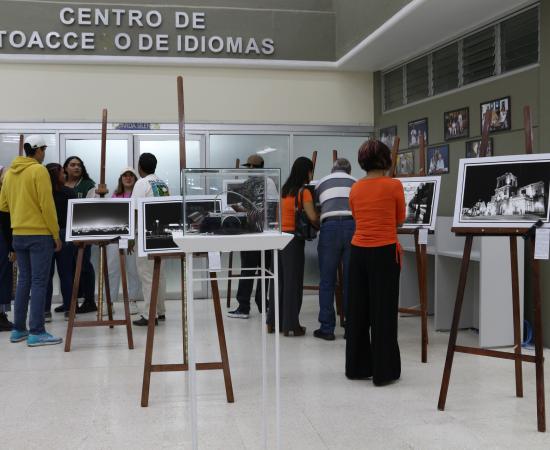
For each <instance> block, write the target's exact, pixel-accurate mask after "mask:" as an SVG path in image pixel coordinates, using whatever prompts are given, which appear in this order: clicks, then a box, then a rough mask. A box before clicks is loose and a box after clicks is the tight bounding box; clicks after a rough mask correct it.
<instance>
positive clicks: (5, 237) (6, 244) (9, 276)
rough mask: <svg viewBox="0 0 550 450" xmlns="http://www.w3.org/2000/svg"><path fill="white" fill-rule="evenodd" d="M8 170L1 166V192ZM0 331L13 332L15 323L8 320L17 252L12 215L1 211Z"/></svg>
mask: <svg viewBox="0 0 550 450" xmlns="http://www.w3.org/2000/svg"><path fill="white" fill-rule="evenodd" d="M6 171H7V168H6V167H4V166H0V191H1V190H2V182H3V181H4V175H5V174H6ZM0 223H1V225H2V226H1V227H0V331H11V330H12V328H13V323H11V322H10V321H9V320H8V314H7V313H8V311H10V310H11V302H12V300H13V298H12V297H13V284H12V283H13V262H14V260H15V252H14V250H13V247H12V235H11V225H10V215H9V213H7V212H3V211H0Z"/></svg>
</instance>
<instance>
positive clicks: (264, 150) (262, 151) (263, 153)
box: [256, 147, 277, 155]
mask: <svg viewBox="0 0 550 450" xmlns="http://www.w3.org/2000/svg"><path fill="white" fill-rule="evenodd" d="M276 151H277V149H276V148H273V147H266V148H264V149H263V150H258V151H257V152H256V154H257V155H266V154H267V153H272V152H276Z"/></svg>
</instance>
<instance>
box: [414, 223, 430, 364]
mask: <svg viewBox="0 0 550 450" xmlns="http://www.w3.org/2000/svg"><path fill="white" fill-rule="evenodd" d="M418 234H419V232H418V230H417V231H416V232H415V233H414V248H415V256H416V273H417V277H418V298H419V300H420V335H421V346H422V349H421V361H422V362H423V363H426V362H428V301H427V292H426V266H427V262H426V245H425V244H419V243H418Z"/></svg>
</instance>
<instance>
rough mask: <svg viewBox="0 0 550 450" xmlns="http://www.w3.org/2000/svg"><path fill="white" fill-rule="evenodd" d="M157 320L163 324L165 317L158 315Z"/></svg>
mask: <svg viewBox="0 0 550 450" xmlns="http://www.w3.org/2000/svg"><path fill="white" fill-rule="evenodd" d="M158 320H160V321H161V322H164V321H165V320H166V315H164V314H159V315H158Z"/></svg>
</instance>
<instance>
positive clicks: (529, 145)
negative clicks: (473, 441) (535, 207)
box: [437, 106, 546, 432]
mask: <svg viewBox="0 0 550 450" xmlns="http://www.w3.org/2000/svg"><path fill="white" fill-rule="evenodd" d="M523 113H524V128H525V152H526V153H528V154H529V153H532V152H533V135H532V128H531V112H530V108H529V107H528V106H526V107H525V108H524V110H523ZM489 124H490V112H489V111H488V112H487V113H486V115H485V117H484V124H483V137H482V143H481V148H480V156H482V157H483V156H485V155H486V154H487V143H488V134H489ZM534 229H535V226H533V227H531V228H519V229H509V228H452V230H451V231H453V232H454V233H455V234H456V235H457V236H464V237H465V238H466V240H465V242H464V253H463V257H462V264H461V268H460V278H459V281H458V288H457V293H456V301H455V309H454V313H453V322H452V326H451V333H450V336H449V345H448V347H447V357H446V359H445V369H444V371H443V379H442V381H441V390H440V393H439V402H438V405H437V407H438V409H439V410H440V411H443V410H444V409H445V403H446V400H447V391H448V389H449V381H450V377H451V369H452V366H453V358H454V354H455V352H459V353H468V354H471V355H479V356H491V357H493V358H501V359H509V360H512V361H514V364H515V377H516V397H523V375H522V364H521V363H522V361H525V362H530V363H534V364H535V368H536V390H537V428H538V431H540V432H544V431H546V412H545V399H544V356H543V340H542V318H541V316H542V311H541V309H542V302H541V289H540V267H539V261H538V260H537V259H535V257H534V256H535V233H534ZM474 236H498V237H508V238H509V242H510V263H511V274H510V275H511V279H512V308H513V322H514V352H513V353H510V352H503V351H497V350H490V349H483V348H477V347H466V346H462V345H456V339H457V333H458V325H459V322H460V314H461V311H462V303H463V300H464V290H465V287H466V278H467V275H468V265H469V263H470V254H471V250H472V243H473V239H474ZM518 236H522V237H527V238H528V239H529V242H530V248H531V256H530V258H529V259H530V260H531V270H532V272H533V277H532V282H533V293H534V303H535V305H534V306H535V311H534V312H535V324H534V325H535V356H531V355H524V354H522V353H521V324H520V317H521V315H520V304H519V282H518V255H517V241H516V239H517V237H518Z"/></svg>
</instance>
